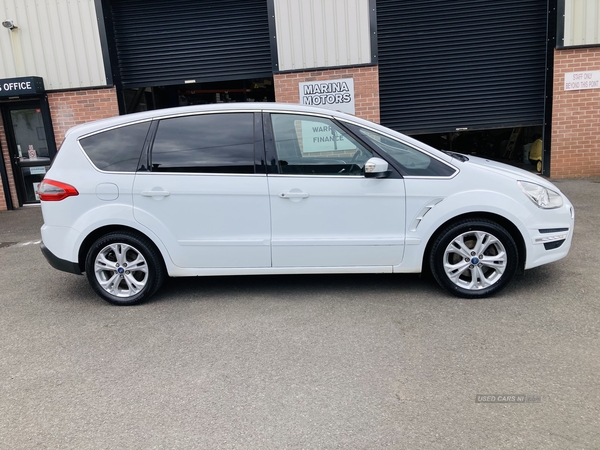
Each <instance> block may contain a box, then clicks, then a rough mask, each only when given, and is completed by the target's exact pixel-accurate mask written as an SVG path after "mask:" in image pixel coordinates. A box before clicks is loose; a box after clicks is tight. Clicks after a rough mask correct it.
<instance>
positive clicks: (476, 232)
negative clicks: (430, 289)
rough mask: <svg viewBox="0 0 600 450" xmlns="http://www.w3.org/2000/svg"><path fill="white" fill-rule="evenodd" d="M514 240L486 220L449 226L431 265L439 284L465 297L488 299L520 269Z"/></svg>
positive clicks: (433, 252) (436, 246) (435, 248)
mask: <svg viewBox="0 0 600 450" xmlns="http://www.w3.org/2000/svg"><path fill="white" fill-rule="evenodd" d="M518 259H519V255H518V250H517V246H516V244H515V241H514V239H513V238H512V236H511V235H510V233H508V231H506V230H505V229H504V228H503V227H502V226H500V225H498V224H497V223H495V222H492V221H489V220H486V219H467V220H463V221H460V222H456V223H454V224H451V225H450V226H448V227H446V228H445V229H444V230H443V231H442V232H441V233H440V234H439V236H438V237H437V238H436V239H435V241H434V243H433V246H432V248H431V254H430V259H429V265H430V268H431V272H432V273H433V276H434V277H435V279H436V281H437V282H438V283H439V284H440V286H442V287H443V288H444V289H446V290H447V291H448V292H450V293H452V294H454V295H456V296H458V297H463V298H483V297H488V296H490V295H492V294H494V293H496V292H498V291H500V290H501V289H503V288H504V287H505V286H506V285H507V284H508V282H509V281H510V280H511V279H512V278H513V276H514V274H515V272H516V270H517V266H518Z"/></svg>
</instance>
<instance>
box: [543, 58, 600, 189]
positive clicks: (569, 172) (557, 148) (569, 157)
mask: <svg viewBox="0 0 600 450" xmlns="http://www.w3.org/2000/svg"><path fill="white" fill-rule="evenodd" d="M589 70H600V48H598V47H595V48H584V49H570V50H556V51H555V53H554V95H553V106H552V150H551V152H552V154H551V161H550V164H551V175H552V178H577V177H590V176H600V89H584V90H579V91H565V90H564V81H565V73H567V72H583V71H589Z"/></svg>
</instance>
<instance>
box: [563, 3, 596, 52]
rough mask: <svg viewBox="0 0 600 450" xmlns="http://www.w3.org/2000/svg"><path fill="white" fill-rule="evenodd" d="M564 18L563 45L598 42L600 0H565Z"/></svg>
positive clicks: (594, 43)
mask: <svg viewBox="0 0 600 450" xmlns="http://www.w3.org/2000/svg"><path fill="white" fill-rule="evenodd" d="M559 20H560V18H559ZM564 20H565V36H564V39H565V40H564V42H563V43H562V44H563V46H565V47H570V46H576V45H598V44H600V0H565V17H564ZM559 45H560V43H559Z"/></svg>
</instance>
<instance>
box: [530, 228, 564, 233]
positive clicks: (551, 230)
mask: <svg viewBox="0 0 600 450" xmlns="http://www.w3.org/2000/svg"><path fill="white" fill-rule="evenodd" d="M538 231H539V232H540V233H542V234H549V233H563V232H565V231H569V229H568V228H541V229H539V230H538Z"/></svg>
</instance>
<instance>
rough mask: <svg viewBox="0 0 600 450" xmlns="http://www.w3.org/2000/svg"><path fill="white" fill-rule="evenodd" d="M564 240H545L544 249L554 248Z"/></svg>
mask: <svg viewBox="0 0 600 450" xmlns="http://www.w3.org/2000/svg"><path fill="white" fill-rule="evenodd" d="M564 242H565V240H564V239H562V240H560V241H554V242H546V243H545V244H544V248H545V249H546V250H554V249H555V248H558V247H560V246H561V245H563V243H564Z"/></svg>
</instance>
